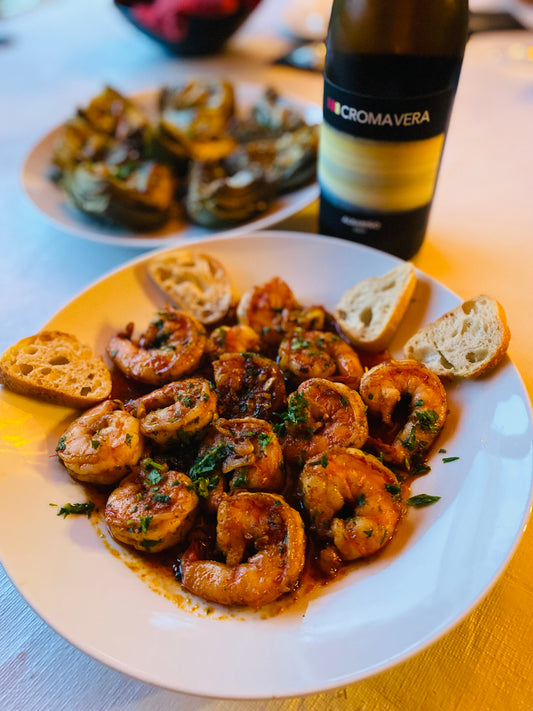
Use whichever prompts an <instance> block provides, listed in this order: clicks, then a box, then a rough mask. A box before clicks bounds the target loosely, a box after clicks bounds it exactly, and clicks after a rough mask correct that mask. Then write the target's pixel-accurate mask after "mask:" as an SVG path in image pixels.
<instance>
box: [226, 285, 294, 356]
mask: <svg viewBox="0 0 533 711" xmlns="http://www.w3.org/2000/svg"><path fill="white" fill-rule="evenodd" d="M298 308H299V304H298V302H297V301H296V298H295V296H294V294H293V292H292V290H291V288H290V287H289V286H288V285H287V284H286V283H285V282H284V281H283V280H282V279H280V278H279V277H274V278H273V279H271V280H270V281H268V282H267V283H266V284H263V285H262V286H256V287H254V288H253V289H252V290H251V291H249V292H247V293H246V294H244V295H243V296H242V297H241V299H240V301H239V304H238V306H237V318H238V321H239V323H240V324H244V325H246V326H250V327H251V328H253V330H254V331H255V332H256V333H258V334H259V335H260V336H261V338H262V339H263V341H264V342H265V344H267V345H274V346H275V347H277V346H278V345H279V343H280V341H281V339H282V338H283V335H284V333H285V327H286V322H287V319H288V318H289V314H290V312H291V311H293V310H295V309H298Z"/></svg>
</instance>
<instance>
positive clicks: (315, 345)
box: [278, 328, 363, 389]
mask: <svg viewBox="0 0 533 711" xmlns="http://www.w3.org/2000/svg"><path fill="white" fill-rule="evenodd" d="M278 364H279V366H280V368H281V369H282V370H283V371H287V372H289V373H291V374H292V375H294V376H295V377H296V378H297V380H298V381H300V382H301V381H303V380H307V379H308V378H326V379H327V380H336V381H341V382H343V383H345V384H346V385H348V386H349V387H351V388H354V389H357V388H358V387H359V382H360V381H361V376H362V375H363V366H362V365H361V361H360V360H359V356H358V355H357V353H356V352H355V351H354V350H353V348H352V347H351V346H350V345H348V343H346V341H344V340H343V339H342V338H341V337H340V336H337V335H336V334H335V333H331V332H328V331H305V330H303V329H300V328H296V329H294V330H293V331H291V333H290V334H288V335H287V336H285V338H284V339H283V341H282V342H281V345H280V347H279V351H278Z"/></svg>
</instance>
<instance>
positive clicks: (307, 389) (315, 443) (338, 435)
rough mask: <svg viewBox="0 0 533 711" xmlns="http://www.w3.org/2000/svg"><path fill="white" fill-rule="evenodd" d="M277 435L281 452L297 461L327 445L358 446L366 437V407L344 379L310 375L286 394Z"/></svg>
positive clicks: (313, 454) (302, 460)
mask: <svg viewBox="0 0 533 711" xmlns="http://www.w3.org/2000/svg"><path fill="white" fill-rule="evenodd" d="M283 420H284V429H285V434H284V435H282V436H281V446H282V449H283V456H284V458H285V460H286V461H288V462H289V463H291V464H300V463H302V462H305V461H306V460H307V459H309V458H310V457H315V456H317V455H319V454H320V453H321V452H324V451H325V450H326V449H329V448H331V447H362V446H363V444H364V443H365V442H366V439H367V437H368V423H367V419H366V408H365V406H364V404H363V401H362V400H361V398H360V397H359V394H358V393H357V392H356V391H355V390H352V389H351V388H349V387H348V386H347V385H344V383H333V382H331V381H329V380H325V379H324V378H310V379H309V380H305V381H304V382H303V383H301V384H300V385H299V387H298V389H297V390H296V391H294V392H293V393H291V394H290V395H289V399H288V410H287V413H286V414H285V415H284V417H283Z"/></svg>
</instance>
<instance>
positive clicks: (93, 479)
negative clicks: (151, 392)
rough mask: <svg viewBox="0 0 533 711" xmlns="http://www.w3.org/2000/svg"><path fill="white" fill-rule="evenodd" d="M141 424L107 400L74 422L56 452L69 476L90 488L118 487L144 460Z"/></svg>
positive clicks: (115, 401) (116, 404) (114, 403)
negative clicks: (98, 485)
mask: <svg viewBox="0 0 533 711" xmlns="http://www.w3.org/2000/svg"><path fill="white" fill-rule="evenodd" d="M143 450H144V435H143V434H142V432H141V427H140V423H139V420H137V418H135V417H133V415H130V413H129V412H127V411H126V409H125V408H124V405H123V404H122V403H121V402H120V401H119V400H104V401H103V402H101V403H99V404H98V405H95V406H94V407H92V408H91V409H90V410H87V411H86V412H84V413H83V414H82V415H80V416H79V417H78V418H76V419H75V420H74V422H72V423H71V424H70V425H69V426H68V427H67V429H66V431H65V432H64V434H63V435H62V436H61V438H60V440H59V442H58V444H57V447H56V452H57V456H58V457H59V459H60V460H61V461H62V462H63V464H64V465H65V467H66V469H67V471H68V472H69V474H70V475H71V476H72V477H73V478H74V479H77V480H78V481H84V482H88V483H90V484H115V483H116V482H118V481H120V479H122V478H123V477H124V476H125V475H126V474H129V473H130V472H131V470H132V468H133V467H134V466H136V465H137V464H138V462H139V460H140V459H141V457H142V454H143Z"/></svg>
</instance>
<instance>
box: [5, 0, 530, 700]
mask: <svg viewBox="0 0 533 711" xmlns="http://www.w3.org/2000/svg"><path fill="white" fill-rule="evenodd" d="M476 5H477V3H476ZM281 8H283V2H282V1H281V0H263V4H262V5H261V6H260V7H259V9H258V10H257V12H256V14H255V15H254V16H253V17H252V19H251V20H250V21H249V22H248V24H247V25H246V26H245V27H244V28H243V30H242V31H241V32H240V33H239V35H238V36H237V37H236V38H235V40H234V41H233V42H232V43H231V45H230V46H229V47H228V49H227V51H226V52H225V53H224V54H222V55H221V56H219V57H217V58H216V59H213V58H211V59H198V60H195V61H193V60H189V61H186V62H180V61H178V60H176V59H175V58H172V57H170V56H168V55H166V54H165V53H163V52H162V50H161V49H160V48H159V47H158V46H156V45H155V44H154V43H152V42H151V41H150V40H149V39H147V38H144V37H142V36H141V35H140V34H138V33H137V32H135V31H133V30H132V28H131V27H130V26H129V25H128V24H127V23H126V22H125V21H124V20H123V19H122V18H121V17H120V15H119V14H118V13H117V12H116V11H115V9H114V8H113V7H112V4H111V2H110V0H48V1H47V2H45V3H44V4H43V5H42V6H41V7H40V8H39V9H37V10H35V11H33V12H31V13H28V14H25V15H21V16H19V17H17V18H14V19H12V20H9V21H5V22H4V23H2V24H0V33H1V34H2V36H7V37H9V42H8V43H6V44H4V45H3V46H1V47H0V109H1V111H0V146H1V152H0V225H1V227H0V255H1V256H0V323H1V324H2V328H1V330H0V350H1V351H3V350H4V349H5V348H6V347H7V346H9V345H11V344H12V343H14V342H15V341H17V340H18V339H19V338H22V337H23V336H26V335H29V334H30V333H34V332H35V331H37V330H38V329H39V328H40V327H41V326H42V325H43V324H44V323H45V322H46V321H47V320H48V319H49V318H50V317H51V316H52V315H53V314H54V313H55V312H56V311H57V310H58V309H59V308H60V307H61V306H63V305H64V304H65V303H66V302H67V301H69V300H70V299H71V298H72V297H73V296H74V295H75V294H76V293H77V292H78V291H80V290H81V289H83V288H84V287H85V286H87V285H88V284H90V283H91V282H92V281H93V280H94V279H96V278H98V277H99V276H101V275H102V274H103V273H105V272H106V271H108V270H110V269H112V268H114V267H116V266H117V265H120V264H121V263H123V262H125V261H126V260H128V259H129V258H132V257H134V256H136V255H138V254H139V251H138V250H135V249H130V248H125V247H116V246H109V245H102V244H97V243H95V242H90V241H86V240H82V239H78V238H75V237H72V236H70V235H68V234H64V233H63V232H61V231H60V230H58V229H57V228H56V227H54V226H53V225H51V224H48V223H47V221H46V220H45V218H44V217H43V216H42V215H41V214H39V213H38V212H37V211H36V210H35V209H34V208H33V206H32V205H30V204H29V202H28V200H27V198H26V196H25V194H24V193H23V190H22V188H21V185H20V183H19V173H20V170H21V166H22V162H23V160H24V157H25V155H26V154H27V152H28V151H29V149H30V148H31V147H32V146H33V144H34V143H35V142H36V141H37V140H38V139H39V138H40V137H41V136H42V135H43V134H44V133H45V132H47V131H48V130H49V129H50V128H52V127H53V126H55V125H56V124H58V123H60V122H61V121H63V120H64V119H65V118H66V117H68V116H69V115H70V114H71V112H72V110H73V107H74V106H76V105H78V104H83V102H85V101H86V100H87V99H88V98H90V97H91V96H93V95H95V94H96V93H98V92H99V91H100V89H101V88H102V85H103V84H104V83H109V84H112V85H114V86H116V87H117V88H119V89H120V90H122V91H124V92H125V93H132V92H135V91H138V90H142V89H146V88H150V87H154V86H158V85H162V84H163V83H166V82H170V83H171V82H172V81H173V80H175V79H176V78H177V77H178V76H179V74H180V73H181V72H182V71H186V72H190V71H195V72H196V71H197V72H211V71H213V67H214V62H215V61H216V69H217V71H218V72H219V73H220V71H221V70H222V71H224V72H226V73H227V74H228V75H229V76H231V77H233V78H239V79H242V80H249V81H266V80H267V79H268V81H270V82H272V83H273V84H275V85H277V86H279V87H280V88H282V89H283V90H284V91H286V92H289V93H294V94H296V95H301V96H302V97H305V98H307V99H310V100H314V101H316V102H317V103H320V101H321V94H322V80H321V77H320V76H318V75H316V74H312V73H306V72H299V71H297V70H291V69H288V68H284V67H272V66H271V65H270V60H271V59H272V58H274V57H276V56H278V55H279V54H281V53H282V52H283V51H284V50H285V49H286V48H287V42H286V40H285V39H284V38H283V36H282V35H281V34H280V33H279V32H278V29H279V27H278V24H277V21H276V17H279V13H280V9H281ZM528 44H529V45H532V44H533V33H531V32H512V33H500V34H482V35H477V36H474V38H473V39H472V40H471V41H470V42H469V45H468V48H467V53H466V58H465V63H464V68H463V72H462V76H461V81H460V86H459V91H458V95H457V99H456V104H455V110H454V114H453V118H452V123H451V128H450V132H449V137H448V141H447V146H446V151H445V158H444V162H443V166H442V170H441V176H440V182H439V187H438V191H437V196H436V199H435V203H434V208H433V212H432V215H431V222H430V226H429V231H428V236H427V239H426V242H425V244H424V246H423V248H422V249H421V251H420V253H419V254H418V255H417V256H416V258H415V259H414V260H413V261H414V263H415V264H416V265H417V266H418V267H419V268H421V269H422V270H423V271H425V272H427V273H428V274H430V275H431V276H433V277H435V278H437V279H438V280H440V281H441V282H443V283H444V284H446V286H448V287H449V288H451V289H452V290H454V291H455V292H457V293H458V294H459V295H460V296H462V297H464V298H467V297H469V296H473V295H476V294H478V293H489V294H491V295H493V296H495V297H496V298H498V299H499V300H500V301H501V302H502V303H503V304H504V305H505V308H506V310H507V312H508V315H509V320H510V324H511V329H512V332H513V337H512V342H511V349H510V353H511V357H512V359H513V360H514V363H515V364H516V366H517V367H518V368H519V370H520V372H521V373H522V376H523V378H524V381H525V384H526V387H527V389H528V391H529V394H530V395H531V394H532V393H533V329H532V328H531V325H530V320H531V313H533V290H532V289H531V274H530V271H531V265H532V264H533V170H532V166H533V61H531V60H530V61H527V60H526V59H520V57H521V56H522V55H521V53H522V54H523V52H524V49H525V47H526V46H527V45H528ZM315 224H316V205H313V206H311V207H310V208H308V209H306V210H305V211H303V212H302V213H300V214H299V215H297V216H295V217H293V218H290V219H288V220H286V221H285V222H284V223H283V224H282V225H280V228H283V229H295V230H302V231H306V230H307V231H310V230H313V229H315ZM1 474H2V473H1V472H0V476H1ZM532 543H533V537H532V535H531V531H530V529H528V533H527V534H526V537H525V538H524V540H523V542H522V544H521V546H520V547H519V549H518V552H517V554H516V556H515V559H513V563H512V564H511V567H510V569H509V571H506V574H505V576H504V579H503V581H502V582H500V583H499V584H498V585H499V586H500V587H499V588H498V591H499V592H497V593H496V592H494V591H493V592H491V593H490V595H489V601H490V614H489V611H488V610H489V608H487V606H485V608H483V607H482V608H480V610H479V611H476V613H473V615H472V616H470V617H469V618H468V619H467V620H466V621H465V622H464V623H462V627H461V629H459V630H456V631H454V632H452V633H450V635H452V637H451V642H450V635H448V645H449V646H448V648H446V649H445V648H444V647H443V643H437V645H435V646H434V648H433V652H434V653H435V654H436V655H437V659H442V658H445V659H446V660H447V662H446V663H448V665H449V666H448V668H449V669H453V664H454V660H453V655H454V654H455V655H457V657H458V658H459V659H461V660H462V664H463V665H469V666H467V668H470V669H471V670H472V673H473V674H475V673H476V671H478V672H479V669H480V668H483V664H485V668H486V674H485V677H486V678H485V679H484V682H483V684H484V685H483V691H482V690H481V686H480V687H479V689H478V691H473V692H472V693H471V694H470V696H469V697H468V698H466V697H465V696H463V695H462V692H461V690H460V689H457V688H456V687H455V686H454V683H453V678H450V679H448V683H447V684H444V686H443V687H442V688H441V689H439V690H437V691H436V692H435V695H434V696H433V697H432V699H433V702H432V703H434V706H431V705H430V706H427V705H426V706H425V707H424V706H420V705H419V701H417V699H416V698H413V697H412V696H409V695H408V693H407V692H405V700H404V703H403V704H402V703H400V702H398V701H397V700H393V698H392V697H391V695H390V694H388V691H387V690H388V688H389V686H388V685H389V684H390V683H391V680H392V679H393V678H397V677H393V676H392V675H393V674H394V672H393V671H392V672H387V673H384V674H382V675H380V676H379V677H377V678H376V679H374V680H369V681H367V682H362V683H360V684H356V685H353V686H352V687H349V688H348V689H342V690H340V691H332V692H327V693H323V694H319V695H316V696H312V697H308V698H306V699H300V700H287V701H285V702H283V701H272V702H269V703H264V702H239V703H233V702H223V701H217V700H206V699H199V698H192V697H187V696H184V695H180V694H175V693H171V692H168V691H164V690H160V689H156V688H152V687H149V686H147V685H144V684H142V683H140V682H137V681H135V680H130V679H127V678H126V677H124V676H122V675H121V674H120V673H118V672H115V671H112V670H110V669H108V668H105V667H103V666H101V665H100V664H99V663H98V662H96V661H94V660H92V659H90V658H88V657H86V656H85V655H84V654H82V653H81V652H79V651H77V650H76V649H74V648H73V647H71V646H70V645H69V644H68V643H66V642H65V641H63V640H62V639H61V638H60V637H58V636H57V635H56V634H55V632H53V631H52V630H51V629H50V628H49V627H48V626H47V625H46V624H45V623H44V622H42V621H41V620H40V619H39V618H38V617H37V616H36V615H35V613H34V612H33V611H32V610H31V609H30V608H29V607H28V606H27V605H26V603H25V602H24V600H23V599H22V598H21V597H20V595H19V594H18V592H16V590H15V589H14V588H13V586H12V584H11V582H10V581H9V580H8V578H7V577H6V576H5V574H4V573H3V572H0V594H1V604H0V708H1V709H2V711H33V710H35V711H37V710H38V709H39V710H41V709H43V710H48V709H54V710H55V711H63V710H65V711H67V710H68V711H82V710H85V709H89V708H90V709H94V710H95V711H100V710H102V711H103V710H104V709H106V710H107V709H117V710H118V709H121V710H122V709H124V710H125V709H128V711H139V710H141V709H142V710H143V711H147V710H149V709H154V710H155V709H162V708H166V709H187V710H190V711H192V710H198V709H215V708H216V709H230V708H239V707H242V708H247V709H263V708H268V709H271V710H273V709H286V710H287V711H288V710H289V709H351V708H361V709H363V708H365V709H367V708H368V709H370V708H371V709H372V710H373V711H376V710H378V711H380V710H381V709H383V710H384V711H388V710H389V709H396V708H402V709H406V708H409V711H413V709H419V708H420V709H422V708H425V709H426V711H427V709H428V708H430V709H431V708H434V709H437V708H438V709H448V708H449V709H452V708H453V709H461V710H462V709H467V708H468V709H473V708H476V709H481V708H489V707H490V708H492V709H496V708H497V709H504V708H509V709H511V708H512V709H513V711H520V709H523V710H524V711H526V710H530V709H531V698H533V696H532V695H533V686H532V684H533V680H532V679H531V676H532V675H531V659H533V645H532V643H531V642H530V641H529V643H528V641H527V640H531V639H533V628H532V623H531V621H530V620H528V619H527V618H526V619H524V620H523V624H522V628H521V629H522V633H521V635H520V636H519V638H518V637H517V638H516V639H515V636H514V635H512V634H511V632H509V633H508V637H506V638H505V639H504V642H502V641H501V639H500V641H499V642H498V644H496V642H494V640H493V647H492V649H491V653H492V655H493V656H494V655H497V654H502V653H503V652H504V653H505V654H506V655H507V657H506V658H507V659H509V658H510V659H513V660H514V661H513V664H514V665H515V666H513V667H512V668H509V669H507V670H506V673H507V677H505V675H504V682H505V679H506V678H507V681H508V682H509V684H506V683H504V682H502V677H501V676H500V677H499V679H498V678H497V675H493V674H491V673H490V672H491V669H490V668H488V667H487V662H486V661H483V660H486V656H484V653H485V652H484V649H486V648H481V645H480V640H481V639H485V638H484V637H481V636H480V635H481V632H480V631H478V632H475V631H472V630H473V629H474V628H475V625H473V621H477V622H480V624H482V625H483V624H484V625H485V627H487V625H489V624H490V622H491V620H493V619H494V618H496V619H497V620H499V624H500V625H501V626H503V627H504V626H505V621H506V614H507V613H508V610H507V609H506V605H507V602H508V600H509V599H512V598H508V597H505V595H506V594H509V595H510V594H511V592H512V589H513V584H516V582H517V581H518V583H519V585H521V588H522V589H526V588H527V586H528V585H529V590H531V589H533V579H532V577H531V573H530V572H525V571H524V569H523V567H524V563H523V561H526V560H527V562H528V564H529V568H530V569H531V554H532V553H533V551H532V549H531V545H532ZM526 546H529V551H530V552H529V554H528V555H529V557H527V555H526V553H524V550H525V547H526ZM517 556H518V557H519V558H520V561H522V563H521V565H520V566H518V564H515V561H516V559H517ZM513 565H515V567H512V566H513ZM527 576H529V577H527ZM502 593H503V594H502ZM496 594H499V596H500V597H499V598H497V597H495V595H496ZM487 604H489V603H485V605H487ZM532 604H533V600H532ZM530 609H531V608H530ZM484 610H485V612H484ZM484 615H485V617H484ZM465 625H466V626H467V627H466V628H465ZM469 626H470V627H469ZM470 628H472V629H470ZM465 629H466V630H467V631H468V630H469V629H470V631H469V632H468V634H469V635H470V636H467V632H465ZM461 630H462V631H461ZM476 634H477V637H476ZM453 635H455V636H453ZM488 639H490V636H489V637H488ZM476 641H477V644H476ZM528 644H529V648H528ZM439 645H440V646H439ZM450 645H452V648H451V649H450ZM528 653H529V662H528V661H527V655H528ZM439 655H440V656H439ZM418 664H422V665H424V664H426V665H430V664H431V649H430V650H429V652H427V653H424V654H423V655H421V656H418V657H417V658H416V659H415V660H413V661H411V662H407V663H405V664H404V665H403V666H402V670H403V672H404V673H405V674H406V675H407V676H408V677H409V676H410V678H411V680H413V679H416V675H417V672H416V669H417V665H418ZM528 664H529V666H528ZM480 665H481V667H480ZM513 669H514V670H515V671H514V672H513ZM528 671H529V673H528ZM512 674H518V677H517V678H518V679H519V680H520V683H521V685H522V686H521V689H522V691H523V694H522V693H519V692H516V690H515V691H513V692H511V691H510V689H511V686H512V685H511V684H510V679H511V676H512ZM419 682H420V683H421V684H423V683H424V681H423V680H419ZM396 691H397V693H398V694H399V695H400V696H401V689H397V690H396ZM396 698H397V697H396ZM489 700H491V702H492V704H493V705H489ZM510 700H511V701H512V703H511V705H509V702H510ZM420 703H421V702H420ZM426 703H427V701H426ZM484 703H485V704H486V705H485V706H484V705H483V704H484ZM506 704H507V705H506ZM513 704H514V705H513ZM520 704H522V705H520Z"/></svg>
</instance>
